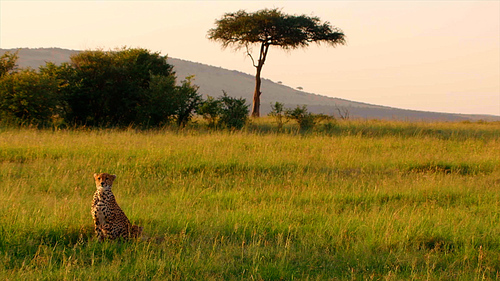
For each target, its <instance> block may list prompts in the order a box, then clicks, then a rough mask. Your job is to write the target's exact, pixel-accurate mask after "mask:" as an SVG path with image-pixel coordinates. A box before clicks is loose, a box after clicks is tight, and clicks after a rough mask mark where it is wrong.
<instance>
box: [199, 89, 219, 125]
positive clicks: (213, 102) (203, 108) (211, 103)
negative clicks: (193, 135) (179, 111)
mask: <svg viewBox="0 0 500 281" xmlns="http://www.w3.org/2000/svg"><path fill="white" fill-rule="evenodd" d="M221 111H222V106H221V101H220V100H219V99H215V98H214V97H212V96H208V97H207V99H206V100H204V101H202V102H201V104H200V105H199V106H198V109H197V111H196V112H197V113H198V114H199V115H201V116H202V117H203V119H205V120H207V121H208V127H210V128H215V126H216V125H217V121H218V120H219V118H220V114H221Z"/></svg>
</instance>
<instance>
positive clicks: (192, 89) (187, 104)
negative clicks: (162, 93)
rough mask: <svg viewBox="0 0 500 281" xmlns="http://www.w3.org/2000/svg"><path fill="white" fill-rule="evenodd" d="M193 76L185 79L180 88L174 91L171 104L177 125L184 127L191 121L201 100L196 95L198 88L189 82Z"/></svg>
mask: <svg viewBox="0 0 500 281" xmlns="http://www.w3.org/2000/svg"><path fill="white" fill-rule="evenodd" d="M193 77H194V76H188V77H186V80H183V81H182V82H181V83H182V84H181V86H179V87H177V88H176V90H175V92H174V93H175V95H174V96H173V98H172V102H173V104H174V105H175V107H174V108H175V110H174V115H175V119H176V122H177V125H179V126H181V127H184V126H186V124H187V122H189V121H190V120H191V118H192V117H193V114H194V113H195V111H196V108H198V106H199V105H200V104H201V101H202V98H201V95H200V94H198V88H199V87H198V86H196V85H193V84H192V83H191V80H192V79H193Z"/></svg>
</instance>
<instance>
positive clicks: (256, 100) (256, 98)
mask: <svg viewBox="0 0 500 281" xmlns="http://www.w3.org/2000/svg"><path fill="white" fill-rule="evenodd" d="M268 50H269V44H267V43H266V42H263V43H262V45H261V46H260V54H259V61H258V64H257V65H255V64H254V66H255V68H257V73H256V74H255V91H254V92H253V105H252V114H251V116H252V117H260V95H261V94H262V92H261V91H260V84H261V82H262V81H261V79H260V73H261V71H262V67H263V66H264V62H265V61H266V56H267V51H268Z"/></svg>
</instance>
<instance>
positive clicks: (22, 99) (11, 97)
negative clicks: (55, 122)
mask: <svg viewBox="0 0 500 281" xmlns="http://www.w3.org/2000/svg"><path fill="white" fill-rule="evenodd" d="M60 113H61V106H60V102H59V96H58V83H57V81H56V79H54V78H53V77H51V76H50V75H47V74H40V73H37V72H35V71H34V70H32V69H26V70H22V71H19V72H15V73H10V74H6V75H4V76H2V77H1V78H0V119H1V120H2V121H4V122H9V123H14V124H30V125H47V124H50V123H51V122H52V118H54V117H56V116H58V115H59V114H60Z"/></svg>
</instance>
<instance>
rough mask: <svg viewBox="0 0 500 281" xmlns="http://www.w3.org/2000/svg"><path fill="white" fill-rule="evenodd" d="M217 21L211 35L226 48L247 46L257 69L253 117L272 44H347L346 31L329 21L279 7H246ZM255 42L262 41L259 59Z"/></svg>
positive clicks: (278, 45) (209, 37) (209, 35)
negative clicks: (254, 50)
mask: <svg viewBox="0 0 500 281" xmlns="http://www.w3.org/2000/svg"><path fill="white" fill-rule="evenodd" d="M215 25H216V27H215V28H212V29H210V30H209V31H208V39H210V40H213V41H216V42H220V43H221V44H222V47H223V48H226V47H229V46H232V47H235V49H236V50H239V49H241V48H245V49H246V52H247V55H248V56H249V57H250V58H251V60H252V63H253V65H254V67H255V68H256V69H257V72H256V75H255V91H254V95H253V105H252V113H251V115H252V117H259V115H260V110H259V108H260V95H261V94H262V93H261V91H260V86H261V77H260V76H261V72H262V67H263V66H264V62H265V61H266V57H267V53H268V51H269V47H270V46H277V47H280V48H282V49H285V50H290V49H297V48H305V47H307V46H309V44H310V43H313V42H314V43H318V44H320V43H326V44H328V45H330V46H333V47H335V46H336V45H339V44H340V45H343V44H345V36H344V33H343V32H342V31H341V30H340V29H338V28H336V27H333V26H331V25H330V23H329V22H324V23H321V21H320V19H319V18H317V17H308V16H306V15H300V16H296V15H287V14H284V13H282V12H281V10H279V9H263V10H259V11H257V12H254V13H247V12H246V11H244V10H240V11H237V12H236V13H226V14H225V15H224V16H223V17H222V18H221V19H219V20H216V21H215ZM253 44H257V45H259V44H260V51H259V59H258V60H257V63H255V60H254V58H253V57H252V55H251V54H250V49H249V47H251V45H253Z"/></svg>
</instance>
